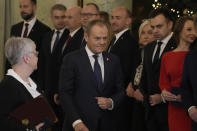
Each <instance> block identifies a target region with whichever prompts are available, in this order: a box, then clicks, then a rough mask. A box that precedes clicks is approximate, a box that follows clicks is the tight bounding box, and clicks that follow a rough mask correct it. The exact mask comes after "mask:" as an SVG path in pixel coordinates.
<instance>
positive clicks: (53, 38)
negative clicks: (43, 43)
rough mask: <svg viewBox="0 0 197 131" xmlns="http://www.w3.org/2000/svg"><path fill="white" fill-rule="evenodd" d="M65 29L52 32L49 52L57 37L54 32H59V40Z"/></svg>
mask: <svg viewBox="0 0 197 131" xmlns="http://www.w3.org/2000/svg"><path fill="white" fill-rule="evenodd" d="M65 29H66V28H63V29H61V30H57V29H55V30H54V33H53V37H52V39H51V52H52V51H53V46H54V44H55V39H56V37H57V33H56V31H59V32H60V33H59V39H60V38H61V36H62V34H63V33H64V30H65Z"/></svg>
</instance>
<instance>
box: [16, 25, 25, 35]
mask: <svg viewBox="0 0 197 131" xmlns="http://www.w3.org/2000/svg"><path fill="white" fill-rule="evenodd" d="M23 24H24V22H21V23H20V24H19V28H18V30H17V33H16V34H18V36H22V30H23Z"/></svg>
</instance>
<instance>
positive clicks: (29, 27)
mask: <svg viewBox="0 0 197 131" xmlns="http://www.w3.org/2000/svg"><path fill="white" fill-rule="evenodd" d="M26 23H27V24H29V25H28V32H27V36H28V35H29V33H30V31H31V30H32V28H33V26H34V25H35V23H36V17H34V18H33V19H32V20H30V21H29V22H27V21H24V24H23V29H22V33H21V37H23V34H24V32H25V24H26Z"/></svg>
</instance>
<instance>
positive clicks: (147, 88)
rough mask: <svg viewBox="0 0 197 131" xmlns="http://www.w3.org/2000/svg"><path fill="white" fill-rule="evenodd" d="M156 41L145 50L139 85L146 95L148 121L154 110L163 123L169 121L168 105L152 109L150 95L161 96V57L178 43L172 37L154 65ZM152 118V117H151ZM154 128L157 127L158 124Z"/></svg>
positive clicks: (162, 104)
mask: <svg viewBox="0 0 197 131" xmlns="http://www.w3.org/2000/svg"><path fill="white" fill-rule="evenodd" d="M156 44H157V43H156V41H154V42H152V43H150V44H148V45H147V46H146V47H145V48H144V62H143V71H142V78H141V83H140V85H139V89H140V91H141V92H142V93H143V94H144V97H145V100H144V104H145V106H146V112H145V113H146V119H148V118H150V117H153V114H149V113H150V112H151V113H152V112H153V111H151V110H154V113H155V114H154V116H156V117H157V119H159V120H161V121H166V122H167V121H168V119H167V116H168V114H167V113H168V110H167V104H164V103H161V104H158V105H155V106H153V107H150V105H149V95H153V94H160V93H161V90H160V88H159V76H160V65H161V57H162V55H163V54H164V53H165V52H167V51H170V50H172V49H174V48H175V47H176V43H175V40H174V37H171V39H170V40H169V41H168V43H167V45H166V47H165V49H164V51H163V52H162V55H161V57H160V59H159V61H158V63H156V64H153V63H152V56H153V52H154V49H155V46H156ZM149 116H150V117H149ZM153 126H157V125H156V124H155V125H153Z"/></svg>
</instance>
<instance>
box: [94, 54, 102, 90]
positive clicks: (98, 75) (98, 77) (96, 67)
mask: <svg viewBox="0 0 197 131" xmlns="http://www.w3.org/2000/svg"><path fill="white" fill-rule="evenodd" d="M93 57H94V59H95V62H94V74H95V76H96V80H97V85H98V89H99V90H100V89H102V74H101V67H100V65H99V63H98V55H93Z"/></svg>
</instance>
